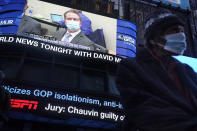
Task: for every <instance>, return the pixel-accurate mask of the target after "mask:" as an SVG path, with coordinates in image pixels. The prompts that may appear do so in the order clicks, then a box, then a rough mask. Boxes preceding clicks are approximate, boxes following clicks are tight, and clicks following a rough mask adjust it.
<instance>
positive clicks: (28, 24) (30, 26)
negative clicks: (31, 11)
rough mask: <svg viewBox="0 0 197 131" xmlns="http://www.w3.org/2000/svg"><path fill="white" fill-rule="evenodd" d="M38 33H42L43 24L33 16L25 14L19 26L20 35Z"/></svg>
mask: <svg viewBox="0 0 197 131" xmlns="http://www.w3.org/2000/svg"><path fill="white" fill-rule="evenodd" d="M26 33H29V34H36V35H41V24H40V23H39V22H38V21H36V20H34V19H33V18H31V17H29V16H27V15H23V17H22V19H21V22H20V25H19V27H18V32H17V34H18V35H26Z"/></svg>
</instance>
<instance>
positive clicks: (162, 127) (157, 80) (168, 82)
mask: <svg viewBox="0 0 197 131" xmlns="http://www.w3.org/2000/svg"><path fill="white" fill-rule="evenodd" d="M175 71H176V72H177V75H178V76H179V79H180V82H181V84H182V85H183V86H184V87H186V88H188V90H189V92H190V97H191V103H190V102H188V101H187V100H186V99H185V97H184V96H183V95H182V94H181V92H180V91H179V90H178V88H177V86H176V85H175V83H174V82H173V81H172V79H170V76H169V74H168V71H166V70H164V69H163V68H162V66H161V65H160V63H159V61H157V60H155V59H154V58H153V57H152V55H150V54H149V52H148V51H146V50H144V49H143V50H139V52H138V54H137V57H136V58H129V59H125V60H122V61H121V63H120V65H119V67H118V75H117V86H118V89H119V91H120V94H121V102H122V103H123V106H124V109H125V113H126V119H125V123H124V128H125V129H124V130H125V131H136V129H139V131H192V128H193V127H197V74H196V73H195V72H194V71H193V70H192V69H191V68H190V67H189V66H187V65H185V64H182V63H177V64H176V66H175Z"/></svg>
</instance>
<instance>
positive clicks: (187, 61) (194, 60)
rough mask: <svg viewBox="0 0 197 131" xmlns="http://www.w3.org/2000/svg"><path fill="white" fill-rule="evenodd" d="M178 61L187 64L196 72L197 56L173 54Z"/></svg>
mask: <svg viewBox="0 0 197 131" xmlns="http://www.w3.org/2000/svg"><path fill="white" fill-rule="evenodd" d="M173 57H174V58H176V59H177V60H178V61H180V62H182V63H184V64H187V65H189V66H190V67H191V68H192V69H193V70H194V71H195V72H197V58H192V57H187V56H173Z"/></svg>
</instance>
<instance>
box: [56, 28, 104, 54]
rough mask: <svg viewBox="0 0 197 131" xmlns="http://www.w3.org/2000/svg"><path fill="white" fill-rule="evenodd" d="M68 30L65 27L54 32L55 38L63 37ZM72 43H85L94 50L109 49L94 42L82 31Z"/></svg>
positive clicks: (84, 44)
mask: <svg viewBox="0 0 197 131" xmlns="http://www.w3.org/2000/svg"><path fill="white" fill-rule="evenodd" d="M66 31H67V30H65V29H63V30H62V29H60V30H59V31H57V32H56V33H55V34H54V38H56V39H57V40H61V39H62V37H63V36H64V34H65V33H66ZM71 43H73V44H79V45H83V46H87V47H90V50H92V51H100V52H105V53H106V52H107V49H106V48H104V47H102V46H100V45H97V44H95V43H94V42H92V41H91V40H90V39H88V37H87V36H85V35H84V34H83V32H80V33H79V34H77V35H76V36H75V37H74V38H73V39H72V41H71Z"/></svg>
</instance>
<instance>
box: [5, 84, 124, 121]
mask: <svg viewBox="0 0 197 131" xmlns="http://www.w3.org/2000/svg"><path fill="white" fill-rule="evenodd" d="M6 83H7V84H6ZM6 83H5V84H4V85H3V86H2V87H3V88H4V89H5V90H7V91H9V92H10V94H11V98H12V99H11V105H12V109H11V110H12V111H20V112H25V111H28V112H31V113H33V114H37V115H39V116H44V117H48V118H55V119H56V118H57V119H64V118H65V117H68V116H69V117H73V118H83V119H93V120H100V121H109V122H122V121H123V120H124V118H125V115H124V113H123V110H122V109H123V107H122V104H121V103H120V101H119V99H118V98H115V97H109V96H106V97H103V96H98V95H97V96H94V95H90V94H89V95H87V94H85V93H80V92H70V91H69V90H66V89H58V88H47V87H46V88H43V87H39V88H38V87H32V86H31V87H29V86H28V85H21V86H19V85H17V84H15V83H14V82H6ZM8 83H10V84H9V85H8ZM11 83H12V84H11ZM19 109H20V110H19Z"/></svg>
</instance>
